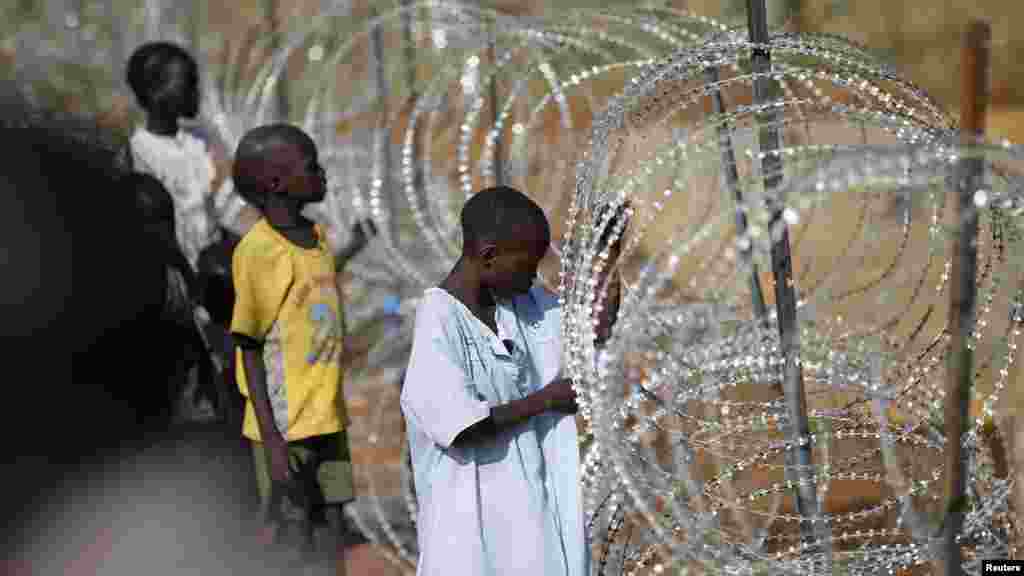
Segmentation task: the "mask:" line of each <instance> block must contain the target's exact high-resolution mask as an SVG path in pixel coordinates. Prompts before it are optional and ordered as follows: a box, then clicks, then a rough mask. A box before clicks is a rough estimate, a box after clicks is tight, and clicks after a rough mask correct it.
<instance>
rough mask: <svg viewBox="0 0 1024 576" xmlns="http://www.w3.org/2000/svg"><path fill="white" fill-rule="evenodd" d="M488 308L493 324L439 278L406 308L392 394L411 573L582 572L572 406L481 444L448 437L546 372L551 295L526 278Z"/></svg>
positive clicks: (584, 553) (551, 367)
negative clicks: (408, 489) (401, 364)
mask: <svg viewBox="0 0 1024 576" xmlns="http://www.w3.org/2000/svg"><path fill="white" fill-rule="evenodd" d="M496 315H497V318H496V321H497V325H498V334H497V335H495V334H494V333H493V332H492V331H491V330H490V329H489V328H487V327H486V326H485V325H484V324H483V323H482V322H481V321H480V320H479V319H477V318H476V317H475V316H473V315H472V313H471V312H470V311H469V310H468V309H467V308H466V307H465V306H464V305H463V304H462V303H461V302H459V301H458V300H456V299H455V298H454V297H452V296H451V295H449V294H448V293H447V292H445V291H444V290H441V289H439V288H431V289H429V290H427V291H426V293H425V294H424V298H423V300H422V301H421V303H420V305H419V308H418V310H417V316H416V328H415V334H414V336H413V349H412V356H411V358H410V362H409V368H408V371H407V372H406V378H405V384H404V386H403V390H402V397H401V405H402V412H403V414H404V416H405V419H406V423H407V424H408V426H407V428H408V435H409V446H410V452H411V455H412V461H413V471H414V482H415V486H416V495H417V500H418V502H419V515H418V518H417V529H418V540H419V554H420V556H419V562H418V566H417V572H416V573H417V576H441V575H444V576H504V575H508V576H512V575H517V576H518V575H521V574H530V575H533V576H585V575H586V570H587V569H588V568H589V566H588V563H589V552H588V549H587V547H586V545H585V542H584V537H583V508H582V499H581V493H580V484H579V449H578V444H577V435H576V421H575V418H574V417H573V416H560V415H555V414H546V415H543V416H541V417H537V418H533V419H531V420H530V421H529V422H526V423H524V424H521V425H519V426H516V427H514V428H511V429H508V430H506V431H504V432H502V433H501V434H499V436H498V438H496V439H495V440H493V441H489V442H487V443H485V444H477V445H474V446H471V447H467V448H464V449H456V448H452V446H451V444H452V442H453V441H454V440H455V438H456V436H458V434H459V433H460V432H462V431H463V430H465V429H466V428H467V427H469V426H471V425H472V424H474V423H476V422H478V421H480V420H482V419H484V418H486V417H487V416H488V414H489V410H490V408H491V407H493V406H497V405H500V404H505V403H508V402H510V401H512V400H516V399H518V398H523V397H525V396H527V395H528V394H530V393H532V392H534V391H536V390H538V389H540V388H542V387H543V386H545V385H546V384H547V383H548V382H550V381H551V380H552V379H554V378H555V377H556V376H557V375H558V372H559V368H560V362H561V340H560V319H559V309H558V305H557V299H556V298H555V297H554V296H553V295H551V294H549V293H547V292H545V291H544V290H543V289H540V288H534V289H533V290H531V292H530V293H529V294H528V295H524V296H521V297H518V298H516V299H515V300H514V302H508V303H501V304H499V306H498V309H497V312H496ZM506 339H507V340H512V341H513V342H514V343H515V345H514V351H513V352H512V353H510V352H509V351H508V350H507V349H506V348H505V346H504V344H503V343H502V340H506Z"/></svg>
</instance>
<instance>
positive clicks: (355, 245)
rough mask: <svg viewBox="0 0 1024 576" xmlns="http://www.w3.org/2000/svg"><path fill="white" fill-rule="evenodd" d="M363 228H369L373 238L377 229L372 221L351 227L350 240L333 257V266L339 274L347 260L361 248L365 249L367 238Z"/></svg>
mask: <svg viewBox="0 0 1024 576" xmlns="http://www.w3.org/2000/svg"><path fill="white" fill-rule="evenodd" d="M363 226H366V227H367V228H369V230H370V234H371V235H374V236H375V235H376V234H377V227H376V226H375V225H374V224H373V221H372V220H365V221H363V222H362V223H359V222H357V223H356V224H355V225H354V226H353V227H352V240H350V241H349V243H348V245H347V246H345V247H344V248H342V249H341V250H340V251H338V253H337V254H335V255H334V260H335V264H336V266H337V268H338V271H339V272H340V271H342V270H344V269H345V266H346V265H347V264H348V261H349V260H351V259H352V258H354V257H355V256H356V254H359V253H360V252H362V250H363V248H366V244H367V243H368V242H369V238H367V237H366V233H365V232H364V231H363Z"/></svg>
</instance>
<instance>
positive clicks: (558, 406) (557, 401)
mask: <svg viewBox="0 0 1024 576" xmlns="http://www.w3.org/2000/svg"><path fill="white" fill-rule="evenodd" d="M575 396H576V395H575V393H574V392H573V390H572V384H571V383H570V381H569V380H568V379H564V378H560V379H558V380H555V381H554V382H552V383H551V384H549V385H547V386H545V387H544V388H543V389H541V390H538V391H536V392H534V393H533V394H530V395H529V396H527V397H525V398H521V399H519V400H513V401H511V402H509V403H507V404H502V405H501V406H495V407H494V408H491V414H490V416H488V417H487V418H484V419H483V420H481V421H479V422H477V423H476V424H473V425H472V426H470V427H469V428H466V429H465V430H463V431H462V432H460V433H459V435H458V436H456V437H455V441H454V442H452V446H455V447H457V448H463V447H466V446H468V445H470V444H475V443H477V442H484V441H487V440H490V439H493V438H494V437H495V436H497V435H498V434H499V433H500V432H502V431H503V430H506V429H508V428H512V427H514V426H518V425H519V424H522V423H523V422H526V421H527V420H529V419H530V418H533V417H534V416H539V415H541V414H544V413H545V412H549V411H552V410H557V411H560V412H566V413H570V414H571V413H574V412H575V411H576V399H575Z"/></svg>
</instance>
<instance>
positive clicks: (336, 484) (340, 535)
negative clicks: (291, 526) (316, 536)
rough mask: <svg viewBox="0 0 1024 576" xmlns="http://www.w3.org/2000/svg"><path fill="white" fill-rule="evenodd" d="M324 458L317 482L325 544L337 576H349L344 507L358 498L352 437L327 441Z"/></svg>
mask: <svg viewBox="0 0 1024 576" xmlns="http://www.w3.org/2000/svg"><path fill="white" fill-rule="evenodd" d="M319 448H320V450H319V452H320V456H321V458H322V460H321V462H320V466H319V469H318V472H317V480H318V482H319V484H320V490H321V492H322V493H323V497H324V505H325V511H324V512H325V516H326V520H327V525H326V526H325V528H326V530H325V532H326V534H325V535H324V536H325V538H323V539H322V540H321V541H322V543H323V544H324V548H326V550H324V551H325V552H326V553H327V555H328V557H329V559H330V564H331V566H332V567H333V569H334V571H333V572H332V573H333V574H337V575H341V576H344V574H345V548H346V546H347V544H348V542H347V540H348V538H347V536H348V534H347V533H348V523H347V521H346V519H345V515H344V507H345V505H346V504H349V503H350V502H352V501H353V500H354V498H355V491H354V486H353V478H352V457H351V454H350V453H349V444H348V435H347V434H346V433H345V432H344V431H342V432H339V433H337V434H331V435H330V436H325V437H323V441H322V443H321V444H320V446H319Z"/></svg>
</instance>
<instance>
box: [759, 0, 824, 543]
mask: <svg viewBox="0 0 1024 576" xmlns="http://www.w3.org/2000/svg"><path fill="white" fill-rule="evenodd" d="M747 25H748V28H749V30H750V41H751V42H753V43H756V44H760V45H766V44H768V42H769V36H768V11H767V8H766V6H765V0H747ZM751 64H752V67H753V72H754V73H755V74H764V73H767V72H769V71H770V70H771V53H770V51H769V50H768V49H766V48H757V49H755V50H754V51H753V53H752V54H751ZM771 82H772V81H771V79H769V78H767V77H764V76H759V77H758V78H757V79H756V80H755V81H754V103H755V105H757V104H764V103H765V102H768V101H769V100H770V99H771V94H770V92H771V90H772V85H771ZM775 121H776V113H775V112H773V111H769V112H763V113H760V114H758V124H759V125H760V132H759V134H758V143H759V146H760V150H761V152H762V153H763V154H765V157H764V159H763V160H762V161H761V162H762V164H761V166H762V173H763V175H764V194H765V201H766V202H768V203H769V206H770V208H771V211H772V217H771V235H772V237H773V239H772V273H773V275H774V278H775V308H776V312H777V314H778V320H779V344H780V348H781V351H782V354H783V356H784V361H785V364H784V368H783V380H782V386H783V391H784V393H785V396H786V404H787V406H788V412H789V426H790V439H791V441H792V442H793V443H794V444H795V446H794V448H793V450H794V454H795V458H794V460H795V462H794V463H795V464H796V465H797V466H798V469H797V470H798V472H797V473H796V474H794V476H795V477H796V478H797V480H798V484H797V487H796V498H795V500H796V504H797V506H796V508H797V513H798V514H800V515H801V516H802V517H804V518H814V517H816V516H817V515H818V500H817V490H816V487H815V483H814V477H813V475H812V474H811V472H810V468H811V463H812V458H811V456H812V449H813V447H812V446H811V443H810V435H811V432H810V426H809V424H808V421H807V399H806V397H805V394H804V379H803V370H802V368H801V366H800V329H799V327H798V326H797V317H796V286H794V283H793V261H792V252H791V249H790V245H789V230H788V229H787V227H786V224H785V221H784V220H783V219H782V212H783V205H782V202H781V199H779V198H776V197H775V189H776V188H778V186H779V183H780V182H781V181H782V159H781V157H779V156H778V155H777V154H775V151H777V150H778V148H779V129H778V127H777V126H776V125H775ZM776 229H778V230H779V232H780V234H779V235H778V238H777V239H776V238H775V236H776V233H775V230H776ZM800 531H801V534H802V536H803V539H804V541H805V542H810V541H813V540H814V533H815V526H814V524H813V523H812V522H802V523H801V525H800Z"/></svg>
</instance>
